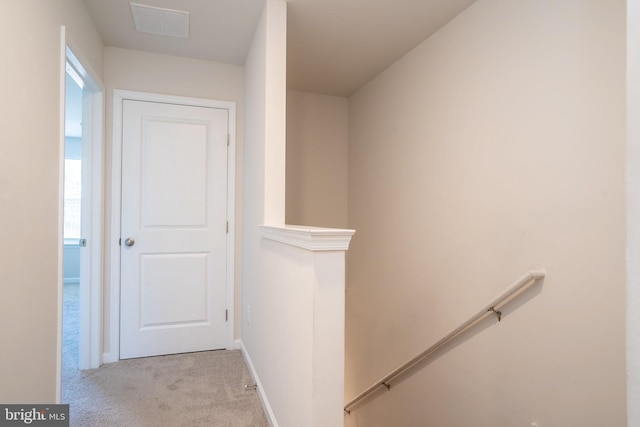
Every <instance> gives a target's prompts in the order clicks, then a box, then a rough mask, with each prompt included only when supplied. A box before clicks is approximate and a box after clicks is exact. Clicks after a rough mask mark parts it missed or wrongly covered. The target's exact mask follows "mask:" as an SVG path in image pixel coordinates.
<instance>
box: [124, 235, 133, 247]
mask: <svg viewBox="0 0 640 427" xmlns="http://www.w3.org/2000/svg"><path fill="white" fill-rule="evenodd" d="M135 244H136V241H135V240H133V239H132V238H131V237H127V238H126V239H125V241H124V245H125V246H133V245H135Z"/></svg>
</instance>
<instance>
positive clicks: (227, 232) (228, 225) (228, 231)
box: [227, 221, 229, 234]
mask: <svg viewBox="0 0 640 427" xmlns="http://www.w3.org/2000/svg"><path fill="white" fill-rule="evenodd" d="M227 234H229V221H227Z"/></svg>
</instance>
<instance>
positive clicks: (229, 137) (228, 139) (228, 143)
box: [227, 134, 231, 147]
mask: <svg viewBox="0 0 640 427" xmlns="http://www.w3.org/2000/svg"><path fill="white" fill-rule="evenodd" d="M230 144H231V135H229V134H227V147H228V146H229V145H230Z"/></svg>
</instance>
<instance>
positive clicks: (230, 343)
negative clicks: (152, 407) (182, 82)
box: [102, 89, 236, 363]
mask: <svg viewBox="0 0 640 427" xmlns="http://www.w3.org/2000/svg"><path fill="white" fill-rule="evenodd" d="M125 100H132V101H147V102H158V103H165V104H178V105H187V106H192V107H208V108H220V109H225V110H227V111H228V113H229V121H228V132H229V140H228V141H229V145H228V149H227V221H228V222H229V232H228V233H227V241H226V249H227V260H226V261H227V262H226V266H227V268H226V270H227V277H226V290H227V298H226V305H227V310H228V318H227V319H228V320H227V340H226V348H227V349H232V348H234V346H235V340H234V322H235V321H234V319H235V315H234V295H235V176H236V166H235V165H236V103H235V102H234V101H219V100H213V99H204V98H191V97H184V96H174V95H164V94H157V93H150V92H137V91H131V90H122V89H115V90H114V91H113V147H112V154H111V159H112V164H111V196H110V198H109V199H110V203H111V232H110V234H109V245H110V248H111V250H110V262H109V271H110V290H109V349H108V351H106V352H105V353H104V354H103V357H102V360H103V362H104V363H110V362H117V361H118V360H120V245H119V240H120V238H121V235H120V230H121V218H120V215H121V196H122V119H123V118H122V114H123V102H124V101H125Z"/></svg>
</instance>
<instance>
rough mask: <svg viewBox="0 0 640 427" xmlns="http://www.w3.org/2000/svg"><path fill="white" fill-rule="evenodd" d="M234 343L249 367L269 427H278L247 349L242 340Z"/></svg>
mask: <svg viewBox="0 0 640 427" xmlns="http://www.w3.org/2000/svg"><path fill="white" fill-rule="evenodd" d="M236 342H238V343H239V345H240V350H241V352H242V356H243V357H244V360H245V362H247V366H248V367H249V371H250V372H251V377H252V378H253V380H254V381H255V382H256V386H257V391H258V396H260V401H261V402H262V407H263V408H264V412H265V413H266V414H267V420H268V421H269V424H270V425H271V427H279V425H278V421H277V420H276V415H275V414H274V413H273V409H272V408H271V404H270V403H269V399H267V396H266V395H265V394H264V389H263V388H262V383H261V382H260V378H259V377H258V373H257V372H256V369H255V367H254V366H253V362H252V361H251V356H250V355H249V352H248V351H247V348H246V347H245V346H244V343H243V342H242V340H236Z"/></svg>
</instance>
